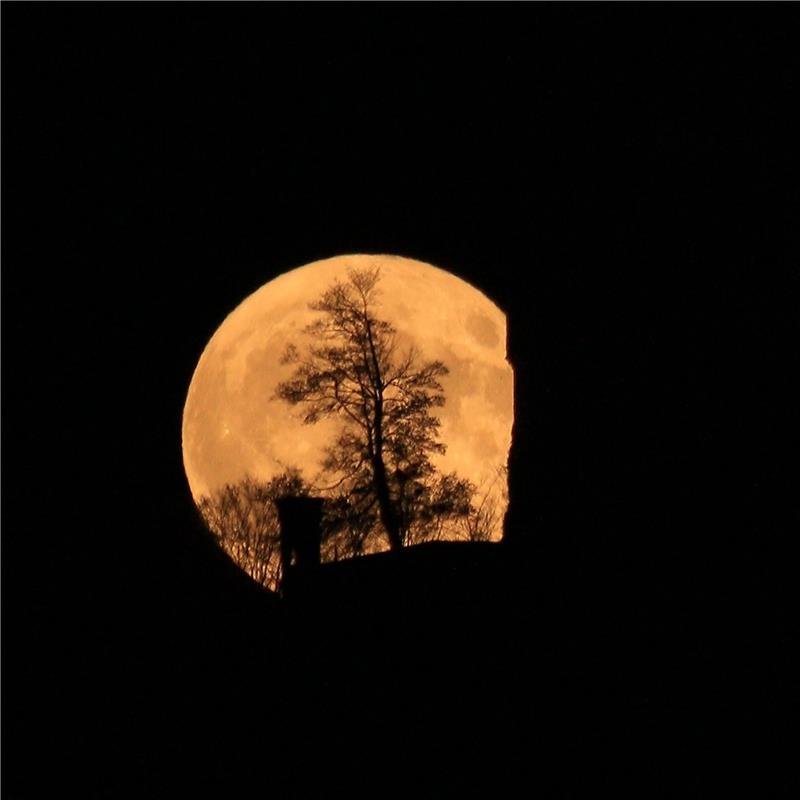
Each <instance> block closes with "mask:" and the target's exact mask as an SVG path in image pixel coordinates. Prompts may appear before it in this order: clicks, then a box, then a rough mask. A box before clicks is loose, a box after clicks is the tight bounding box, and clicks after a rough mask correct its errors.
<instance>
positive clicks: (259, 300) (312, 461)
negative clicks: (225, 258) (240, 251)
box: [182, 255, 514, 538]
mask: <svg viewBox="0 0 800 800" xmlns="http://www.w3.org/2000/svg"><path fill="white" fill-rule="evenodd" d="M370 267H378V268H379V269H380V282H379V284H378V289H379V296H378V305H377V306H376V307H375V309H374V312H375V315H376V316H377V317H379V318H380V319H384V320H387V321H388V322H390V323H391V324H392V325H393V326H394V327H395V328H396V330H397V337H398V341H399V343H400V344H401V346H402V345H410V344H413V345H414V346H415V347H416V349H417V350H418V351H419V355H420V360H424V361H429V360H434V359H439V360H441V361H443V362H444V364H445V365H446V366H447V367H448V369H449V374H448V375H447V376H446V377H445V378H444V379H443V381H442V383H443V386H444V391H445V397H446V402H445V405H444V407H443V408H440V409H436V412H437V413H438V415H439V418H440V420H441V429H440V440H441V441H442V442H443V443H444V444H445V445H446V446H447V452H446V453H445V454H444V455H441V456H439V455H437V456H434V458H433V461H434V463H435V464H436V465H437V466H438V467H439V468H440V469H441V470H442V471H443V472H451V471H455V472H457V473H458V475H459V476H460V477H464V478H468V479H469V480H471V481H472V482H473V483H474V484H475V485H476V486H477V487H478V495H477V498H476V499H478V500H479V499H480V497H481V495H482V494H484V495H485V494H487V493H489V494H490V495H491V496H492V497H493V498H494V499H495V501H496V502H497V503H498V504H499V506H500V508H499V512H500V515H499V519H500V523H498V526H497V530H496V531H495V532H494V534H493V538H499V537H500V535H501V533H502V531H501V528H500V524H501V523H502V516H503V513H504V512H505V502H506V501H505V493H506V484H505V482H506V477H505V474H504V473H500V477H499V478H498V471H499V470H502V469H503V468H504V467H505V466H506V462H507V458H508V451H509V447H510V445H511V428H512V423H513V413H514V412H513V373H512V370H511V366H510V365H509V363H508V362H507V361H506V352H505V346H506V319H505V315H504V314H503V312H502V311H501V310H500V309H499V308H498V307H497V306H496V305H495V304H494V303H492V302H491V301H490V300H489V299H488V298H487V297H486V296H485V295H484V294H482V293H481V292H480V291H478V290H477V289H476V288H475V287H473V286H471V285H470V284H468V283H466V282H465V281H463V280H461V279H460V278H458V277H456V276H455V275H453V274H452V273H449V272H447V271H445V270H441V269H438V268H437V267H434V266H431V265H430V264H425V263H422V262H420V261H414V260H411V259H408V258H401V257H396V256H387V255H350V256H337V257H335V258H329V259H326V260H324V261H316V262H314V263H312V264H308V265H306V266H303V267H299V268H298V269H294V270H291V271H290V272H286V273H284V274H283V275H280V276H279V277H277V278H275V279H274V280H271V281H270V282H269V283H267V284H265V285H264V286H262V287H261V288H260V289H258V290H257V291H256V292H254V293H253V294H252V295H250V296H249V297H248V298H247V299H245V300H244V301H243V302H242V303H241V304H240V305H239V306H238V307H237V308H236V309H234V310H233V311H232V312H231V313H230V314H229V315H228V317H227V318H226V319H225V320H224V322H223V323H222V325H221V326H220V327H219V329H218V330H217V331H216V333H215V334H214V336H213V337H212V338H211V340H210V341H209V343H208V345H207V346H206V348H205V350H204V351H203V354H202V355H201V357H200V360H199V362H198V364H197V368H196V369H195V372H194V376H193V378H192V382H191V385H190V387H189V392H188V396H187V399H186V405H185V408H184V414H183V430H182V435H183V460H184V466H185V469H186V475H187V478H188V481H189V486H190V488H191V492H192V495H193V497H194V499H195V501H196V502H199V500H200V498H201V497H202V496H203V495H208V494H209V493H212V492H214V491H215V490H217V489H219V488H220V487H222V486H224V485H225V484H226V483H236V482H238V481H240V480H241V479H242V478H244V477H245V476H246V475H249V476H251V477H254V478H257V479H259V480H261V479H263V480H269V479H270V478H272V477H273V476H275V475H277V474H280V473H282V472H284V471H285V469H286V468H287V467H298V468H300V469H301V470H302V472H303V477H304V478H306V479H307V480H315V479H317V478H319V477H320V464H321V461H322V458H323V448H324V447H325V445H326V444H327V443H329V442H331V441H332V439H333V438H334V434H335V432H336V431H337V430H338V429H339V424H340V423H338V422H337V421H336V420H335V419H328V420H323V421H322V422H319V423H317V424H315V425H304V424H303V423H302V422H301V418H300V417H301V414H302V408H299V407H292V406H290V405H289V404H287V403H286V402H284V401H282V400H280V399H277V398H275V397H274V395H275V389H276V386H277V384H278V383H279V382H280V381H284V380H287V379H288V378H289V377H290V375H291V374H292V371H293V367H292V366H290V365H282V364H281V363H280V361H281V356H282V355H283V353H284V351H285V349H286V346H287V344H289V343H293V344H295V345H297V347H298V348H299V349H300V351H301V352H302V351H303V350H304V348H305V347H307V346H308V344H309V343H310V341H309V337H308V336H307V335H306V334H305V333H304V330H303V329H304V327H305V326H306V325H307V324H308V323H310V322H312V321H313V320H314V319H316V318H318V316H319V314H318V313H317V312H314V311H312V310H310V309H309V303H312V302H314V301H316V300H317V299H319V297H320V296H321V294H322V293H323V292H324V291H325V289H327V288H328V287H329V286H330V285H332V284H333V283H334V281H336V280H339V281H340V282H345V281H346V280H347V272H348V270H349V269H364V268H370ZM401 349H405V347H402V348H401ZM322 483H325V481H324V480H323V481H322Z"/></svg>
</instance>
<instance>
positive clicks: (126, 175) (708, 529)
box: [2, 4, 800, 797]
mask: <svg viewBox="0 0 800 800" xmlns="http://www.w3.org/2000/svg"><path fill="white" fill-rule="evenodd" d="M798 21H799V20H798V12H797V8H796V7H793V6H779V5H771V6H766V7H765V6H759V7H755V6H747V5H735V6H726V7H724V8H722V7H718V6H714V7H712V6H702V7H699V8H698V7H696V6H688V5H680V6H678V5H675V6H672V5H669V6H668V5H663V4H659V5H636V6H632V5H627V4H625V5H610V6H600V5H595V4H578V5H572V6H562V5H555V4H552V5H533V6H527V7H523V6H521V5H513V6H512V5H505V6H500V7H495V6H492V7H490V6H489V5H475V4H468V5H463V6H452V5H449V4H447V5H441V6H438V7H436V8H433V7H431V6H427V7H426V8H425V9H424V10H423V8H422V7H421V6H417V5H414V6H411V5H407V6H406V5H391V6H378V5H373V6H361V5H358V6H355V5H354V6H344V5H336V6H327V5H314V6H310V5H305V4H304V5H302V6H301V5H299V4H298V5H279V6H274V7H273V6H271V5H266V4H265V5H255V4H237V5H229V6H223V5H216V4H197V5H189V4H170V5H161V4H135V5H134V4H102V5H101V4H82V5H67V4H4V5H3V87H2V88H3V167H4V182H3V190H4V191H3V231H4V236H3V389H4V391H3V500H4V503H3V582H4V614H3V623H4V624H3V627H4V672H5V681H4V695H5V700H4V707H5V708H4V728H5V736H4V739H5V741H6V742H8V741H9V740H11V742H12V745H11V746H12V747H13V748H14V749H13V751H10V752H8V753H7V756H6V762H7V763H8V764H9V771H10V773H11V770H13V769H14V767H15V765H16V769H17V772H16V774H11V777H9V781H10V785H11V786H12V788H15V787H16V788H17V789H18V790H19V791H21V792H22V793H20V794H18V795H15V796H18V797H28V796H30V797H39V796H46V795H47V792H44V790H42V792H44V793H43V794H42V793H37V790H34V789H32V790H31V792H30V794H25V793H24V791H22V790H21V789H19V787H24V786H26V785H27V784H26V781H30V780H31V777H30V773H31V771H32V770H34V765H36V764H39V763H40V759H41V758H45V759H46V758H48V757H51V758H54V759H56V761H57V763H59V764H60V763H61V761H58V759H63V761H64V763H66V762H69V763H70V764H72V765H73V766H72V770H73V771H72V772H70V773H68V774H69V775H70V776H71V777H72V779H74V780H75V781H77V783H78V784H79V785H86V784H85V780H86V776H85V774H84V773H82V772H81V771H80V769H79V768H78V767H75V766H74V764H76V763H84V762H83V761H81V760H80V759H78V758H72V756H74V755H76V753H77V752H78V750H80V749H81V748H85V749H89V750H90V749H91V748H92V747H93V746H95V745H96V744H97V742H98V741H100V739H102V738H103V735H102V733H100V731H102V724H101V723H100V722H98V721H97V720H100V719H101V718H102V719H105V717H103V714H104V713H105V711H102V709H104V708H105V706H106V704H107V703H108V702H111V703H112V706H113V707H114V708H117V709H121V710H120V711H119V713H120V714H124V713H125V712H126V710H128V705H126V703H125V702H123V701H120V700H119V696H120V695H121V694H123V693H124V692H125V691H127V690H123V689H122V688H120V687H121V685H122V684H121V683H120V682H122V681H124V680H125V679H126V678H127V677H129V672H130V673H131V674H132V673H134V672H136V670H137V669H141V670H145V671H146V670H147V669H151V670H152V669H154V668H153V667H152V666H149V665H151V662H154V661H155V657H151V656H148V655H147V654H148V653H151V654H152V653H153V652H155V651H156V650H157V649H159V648H163V647H164V646H165V643H166V642H170V647H171V648H172V649H171V650H170V653H171V654H172V661H171V662H170V663H171V664H172V665H173V666H171V667H170V668H169V669H170V670H172V671H171V672H170V673H169V674H170V675H171V676H172V677H171V680H174V681H175V682H176V684H177V683H180V679H181V678H180V676H181V675H183V674H185V672H186V670H190V669H191V663H192V659H193V658H195V657H196V654H197V652H199V651H198V650H197V645H196V640H197V639H198V638H199V637H200V635H201V634H200V633H199V632H201V631H205V632H208V633H207V635H208V637H209V638H213V635H216V634H215V633H214V632H217V633H218V634H219V635H220V636H223V635H224V634H223V633H221V632H222V631H223V629H225V628H226V625H227V624H228V623H227V622H226V621H225V618H224V614H225V613H226V612H225V611H224V609H226V608H228V606H226V605H225V603H226V602H228V601H227V600H225V599H224V595H225V591H226V589H225V586H227V584H224V582H221V579H219V578H218V571H219V570H220V569H222V567H221V566H220V565H218V564H216V562H214V564H213V565H212V564H211V562H210V561H209V558H210V557H209V554H208V553H207V552H206V551H205V550H204V549H203V548H202V547H200V545H199V544H198V542H199V537H198V536H197V532H196V530H195V528H194V525H195V522H194V516H193V508H192V506H191V501H190V496H189V493H188V488H187V486H186V482H185V478H184V476H183V471H182V464H181V454H180V415H181V411H182V406H183V401H184V398H185V393H186V390H187V387H188V384H189V380H190V378H191V374H192V371H193V369H194V365H195V363H196V359H197V358H198V356H199V354H200V352H201V351H202V348H203V347H204V345H205V343H206V342H207V340H208V338H209V337H210V336H211V334H212V333H213V331H214V330H215V329H216V327H217V326H218V324H219V323H220V322H221V320H222V319H223V317H224V316H225V314H227V313H228V311H230V310H231V309H232V308H233V307H234V306H235V305H236V304H237V303H238V302H240V301H241V300H242V299H243V298H244V297H245V296H246V295H247V294H249V293H250V292H251V291H253V290H254V289H255V288H257V287H258V286H260V285H262V284H263V283H265V282H266V281H267V280H269V279H270V278H272V277H274V276H275V275H276V274H278V273H280V272H282V271H284V270H286V269H289V268H292V267H295V266H298V265H301V264H304V263H307V262H308V261H311V260H314V259H317V258H323V257H327V256H331V255H335V254H341V253H348V252H389V253H397V254H401V255H407V256H410V257H413V258H418V259H421V260H423V261H428V262H431V263H433V264H436V265H437V266H441V267H444V268H448V269H452V270H453V271H455V272H456V273H457V274H460V275H461V276H463V277H464V278H466V279H468V280H470V281H471V282H473V283H475V284H476V285H478V286H480V287H481V288H482V289H484V291H486V293H487V294H489V295H490V296H491V297H492V298H493V299H495V300H496V302H497V303H498V304H499V305H500V306H501V307H502V308H504V309H505V310H506V312H507V313H508V315H509V326H510V333H509V336H510V342H509V346H510V356H511V359H512V362H513V364H514V366H515V370H516V382H517V387H518V393H517V438H516V440H515V450H514V454H513V458H512V476H511V480H512V503H513V504H514V506H513V518H512V523H511V528H510V529H509V539H512V538H513V539H514V540H515V541H516V542H517V543H518V545H519V547H520V548H521V552H523V553H526V554H527V557H530V558H551V559H555V560H556V561H559V563H562V564H563V563H564V559H571V558H575V557H576V555H575V554H576V553H581V554H583V555H582V556H581V557H582V558H583V559H585V561H586V562H587V563H588V562H589V561H591V560H592V559H600V562H599V563H601V564H602V565H603V567H602V569H603V570H605V569H606V568H608V569H611V566H610V565H612V562H613V564H614V565H615V566H614V568H615V569H619V570H620V573H619V574H621V575H623V578H622V580H623V582H624V581H627V585H629V586H631V587H634V586H635V587H637V590H641V589H642V586H643V585H645V584H646V583H648V581H649V580H650V578H652V579H653V581H654V582H655V584H658V585H659V586H662V585H663V586H666V585H669V586H671V587H673V591H674V587H675V586H677V587H682V588H685V590H686V592H687V593H688V595H689V596H691V604H692V610H691V611H686V612H685V613H686V614H687V615H691V616H692V618H693V619H696V618H702V619H704V620H707V621H709V624H710V625H711V626H712V627H713V628H714V629H715V630H721V631H723V634H721V635H720V636H719V640H716V639H715V640H714V641H715V642H717V644H715V645H713V646H710V652H711V655H710V656H709V658H712V657H714V658H716V657H719V658H720V660H721V661H722V662H725V663H728V662H729V661H730V660H731V659H733V660H736V661H738V663H740V664H742V663H743V664H746V665H751V662H755V661H756V660H757V659H756V655H755V654H756V653H757V652H760V653H770V654H771V663H773V664H778V665H780V664H781V663H782V661H781V660H782V659H783V658H784V655H783V650H782V649H781V648H784V647H788V641H789V634H788V624H789V623H788V617H787V615H786V612H785V608H786V605H787V604H788V597H789V583H788V553H789V541H790V540H789V537H790V534H791V533H792V532H793V531H794V530H796V528H797V524H798V522H800V517H799V516H798V510H797V508H798V507H797V502H796V497H795V498H792V491H791V490H793V489H794V488H795V485H796V476H795V475H794V474H793V472H792V470H791V469H790V468H789V466H788V465H789V464H791V463H793V461H795V460H796V459H795V456H794V455H793V454H792V453H791V451H790V449H789V448H790V445H789V443H790V441H791V439H792V435H791V428H790V427H789V426H788V421H789V420H790V419H791V417H793V416H796V400H797V398H796V395H795V394H794V392H793V385H794V382H795V375H796V373H797V367H798V364H797V350H796V343H797V333H798V331H797V300H798V281H799V280H800V278H799V277H798V271H797V230H796V229H797V211H798V207H797V180H796V166H797V165H796V154H795V149H796V148H795V144H796V141H797V131H796V129H795V127H794V124H793V123H794V120H793V115H792V107H793V106H795V105H796V96H797V80H798V59H797V55H796V50H797V48H796V39H797V25H798ZM792 342H793V343H794V344H791V343H792ZM609 554H611V555H609ZM603 559H606V560H605V561H604V560H603ZM623 562H624V566H623V567H620V566H619V564H620V563H623ZM215 570H217V571H215ZM607 574H610V573H607ZM615 574H616V573H615ZM645 575H647V576H650V577H643V576H645ZM617 577H619V575H618V576H617ZM593 580H594V583H593V584H592V587H593V589H597V588H598V587H600V586H601V584H602V580H603V577H602V575H595V577H594V578H593ZM242 591H244V590H242ZM221 598H222V599H221ZM637 602H638V601H636V600H632V605H633V607H635V606H636V603H637ZM642 603H644V601H642ZM688 605H689V603H688V601H687V602H686V606H688ZM645 606H646V603H644V605H643V606H642V607H645ZM220 608H222V609H223V611H219V609H220ZM214 614H216V615H217V616H214ZM122 630H124V631H125V634H124V635H123V634H122V633H121V631H122ZM176 630H177V631H178V632H177V633H176ZM184 630H189V631H191V632H192V633H186V634H184V633H182V632H181V631H184ZM230 636H234V634H230ZM174 637H177V642H178V643H177V644H176V643H175V640H174ZM181 637H186V639H185V641H184V639H182V638H181ZM192 637H194V638H192ZM723 639H724V642H723ZM732 640H735V641H736V645H735V646H733V647H734V649H733V650H731V651H730V652H729V649H728V648H729V647H731V646H732V645H731V643H730V642H731V641H732ZM207 647H208V648H209V651H210V650H211V649H212V648H213V645H212V644H208V645H207ZM181 648H184V649H183V650H182V649H181ZM192 648H194V649H192ZM714 648H716V650H715V649H714ZM736 648H738V649H736ZM134 650H135V651H136V652H137V653H138V655H137V656H136V658H133V659H132V657H131V656H130V653H131V652H132V651H134ZM142 653H144V654H145V655H142ZM187 653H190V655H187ZM723 653H724V655H723ZM731 653H733V655H731ZM182 658H183V660H182ZM136 659H139V660H138V661H137V660H136ZM120 664H122V665H123V666H119V665H120ZM131 664H133V665H134V666H131ZM137 665H138V666H137ZM142 665H144V666H142ZM747 669H748V670H749V666H748V667H747ZM753 670H755V667H753ZM778 672H779V669H778V668H776V671H775V673H774V674H773V673H770V674H771V675H772V678H771V679H770V680H767V682H766V683H762V685H763V687H764V688H763V691H764V696H763V698H762V699H763V702H764V708H766V709H767V710H768V711H769V710H770V709H775V708H784V707H786V706H787V704H788V701H787V699H786V692H787V691H788V688H787V687H789V685H791V686H794V683H793V682H787V681H784V679H783V678H782V677H778ZM747 674H748V675H751V672H748V673H747ZM752 674H753V675H754V674H755V672H753V673H752ZM759 674H760V673H759ZM753 680H755V678H753ZM759 680H760V678H759ZM770 681H771V682H770ZM43 687H45V688H43ZM151 688H152V685H151ZM161 690H162V691H166V690H163V689H161ZM125 696H126V697H127V696H129V695H127V694H126V695H125ZM130 696H134V695H130ZM109 698H111V700H109ZM115 698H116V699H115ZM114 703H116V705H114ZM131 704H132V701H131ZM109 713H111V712H109ZM75 720H83V722H82V723H76V722H75ZM136 724H139V725H140V726H141V725H143V723H136ZM136 724H134V723H132V725H133V727H132V728H130V729H128V730H129V734H128V735H129V736H130V738H131V739H132V738H134V736H138V732H139V730H140V729H139V728H137V727H136ZM75 726H77V727H75ZM130 731H136V732H137V733H135V734H134V733H131V732H130ZM65 741H68V742H69V744H66V745H65V744H64V742H65ZM121 741H122V744H120V745H119V747H120V751H121V752H124V751H125V747H126V745H125V743H124V742H125V739H124V737H123V738H122V739H121ZM76 742H77V744H76ZM6 746H8V745H6ZM65 748H66V750H65ZM81 752H83V751H82V750H81ZM55 753H59V755H58V756H56V755H55ZM65 753H66V755H64V754H65ZM31 785H33V784H31ZM96 791H97V796H105V795H104V794H103V791H102V790H101V789H96ZM154 794H157V792H155V790H154ZM111 795H113V792H112V793H111ZM9 796H11V795H9ZM140 796H145V795H140Z"/></svg>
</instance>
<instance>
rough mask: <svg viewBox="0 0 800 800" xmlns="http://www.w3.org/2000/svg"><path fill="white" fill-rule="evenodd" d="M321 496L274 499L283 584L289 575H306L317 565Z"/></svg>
mask: <svg viewBox="0 0 800 800" xmlns="http://www.w3.org/2000/svg"><path fill="white" fill-rule="evenodd" d="M323 503H324V501H323V499H322V498H321V497H298V496H294V495H289V496H283V497H278V498H276V500H275V505H276V506H277V508H278V521H279V522H280V526H281V567H282V572H283V583H285V582H286V579H287V578H288V577H289V575H290V574H293V575H295V576H297V577H299V576H301V575H307V574H308V573H309V572H310V571H313V569H314V568H315V567H318V566H319V563H320V544H321V539H322V507H323Z"/></svg>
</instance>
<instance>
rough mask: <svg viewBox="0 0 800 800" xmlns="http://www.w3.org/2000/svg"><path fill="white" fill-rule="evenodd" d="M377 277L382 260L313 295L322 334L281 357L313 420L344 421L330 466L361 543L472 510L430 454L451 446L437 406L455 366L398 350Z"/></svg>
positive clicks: (464, 488) (465, 489) (425, 532)
mask: <svg viewBox="0 0 800 800" xmlns="http://www.w3.org/2000/svg"><path fill="white" fill-rule="evenodd" d="M379 277H380V274H379V271H378V270H377V269H373V270H354V271H351V272H350V273H349V275H348V281H347V282H346V283H340V282H336V283H334V284H333V285H332V286H331V287H330V288H328V289H327V291H325V292H324V293H323V294H322V297H321V298H320V299H319V300H318V301H317V302H315V303H312V304H311V308H312V309H313V310H314V311H318V312H320V313H321V314H322V316H321V317H320V318H319V319H318V320H316V321H315V322H313V323H312V324H311V325H309V326H308V327H307V328H306V332H307V333H308V334H310V335H311V336H312V337H313V339H314V342H315V343H314V344H313V345H311V346H310V347H309V349H308V351H307V352H306V353H305V354H304V355H302V356H301V354H300V353H299V352H298V350H297V348H296V347H295V346H293V345H290V346H289V347H288V348H287V351H286V353H285V355H284V358H283V363H284V364H294V365H296V369H295V372H294V375H293V376H292V378H291V379H290V380H288V381H285V382H283V383H280V384H279V385H278V388H277V392H276V394H277V397H279V398H280V399H282V400H285V401H286V402H288V403H291V404H292V405H303V406H304V408H305V414H304V417H303V421H304V422H305V423H306V424H314V423H316V422H318V421H319V420H320V419H323V418H325V417H336V418H338V419H339V420H341V422H342V427H341V430H340V432H339V434H338V436H337V438H336V440H335V442H333V443H332V444H331V445H330V446H328V448H327V450H326V458H325V460H324V463H323V469H324V472H325V473H327V474H329V475H331V476H333V477H334V478H335V480H336V483H335V484H334V487H335V488H336V489H337V490H338V491H339V492H340V496H339V500H338V502H337V503H335V504H334V506H335V507H337V508H338V509H339V513H340V516H341V518H342V519H346V520H348V524H349V526H350V531H351V538H350V541H349V542H347V543H346V544H347V545H348V546H349V548H350V549H351V550H352V551H354V552H358V551H359V550H363V549H365V548H367V547H368V545H369V542H370V538H371V537H374V536H375V535H376V532H379V533H380V535H382V536H383V537H385V540H386V541H387V542H388V544H389V547H390V548H391V549H392V550H396V549H398V548H400V547H403V546H404V545H408V544H412V543H417V542H420V541H425V540H430V539H436V538H441V536H442V534H443V531H444V528H445V525H446V524H447V523H449V522H452V521H453V520H456V519H459V518H464V517H467V516H468V515H469V514H470V513H471V511H472V510H473V509H472V506H471V497H472V495H473V494H474V492H475V487H474V486H473V485H472V484H471V483H470V482H469V481H465V480H463V479H459V478H458V477H457V476H455V475H452V474H451V475H440V474H439V473H438V472H437V470H436V469H435V467H434V465H433V464H432V463H431V459H430V457H431V455H432V454H434V453H443V452H444V451H445V445H444V444H443V443H442V442H440V441H439V439H438V434H439V427H440V422H439V419H438V418H437V417H436V416H435V415H434V414H433V413H432V412H433V410H434V409H435V408H437V407H440V406H442V405H443V404H444V392H443V389H442V385H441V383H440V379H441V378H442V377H443V376H445V375H446V374H447V372H448V370H447V367H446V366H445V365H444V364H443V363H442V362H441V361H428V362H424V363H420V357H419V354H418V353H417V352H416V350H415V349H414V348H413V347H412V348H410V349H409V350H407V351H406V352H404V353H401V352H399V347H398V345H397V341H396V332H395V329H394V327H393V326H392V325H391V324H390V323H389V322H387V321H385V320H381V319H379V318H378V317H376V316H375V310H374V309H375V305H376V303H377V294H378V293H377V288H376V287H377V284H378V281H379ZM376 523H379V524H376Z"/></svg>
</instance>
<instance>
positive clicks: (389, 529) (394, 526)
mask: <svg viewBox="0 0 800 800" xmlns="http://www.w3.org/2000/svg"><path fill="white" fill-rule="evenodd" d="M372 471H373V475H374V478H375V494H376V495H377V496H378V508H379V509H380V516H381V523H382V525H383V527H384V530H385V531H386V535H387V536H388V537H389V547H390V548H391V549H392V550H400V549H401V548H402V546H403V540H402V538H401V537H400V525H399V524H398V521H397V515H396V514H395V513H394V506H393V505H392V498H391V496H390V494H389V482H388V481H387V480H386V465H385V464H384V463H383V457H382V456H381V455H380V454H378V455H377V456H376V457H375V458H374V459H373V462H372Z"/></svg>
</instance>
